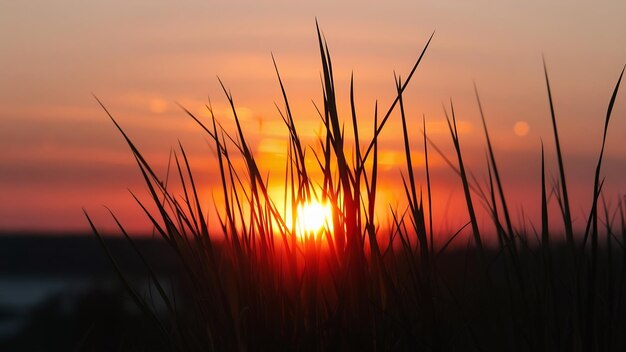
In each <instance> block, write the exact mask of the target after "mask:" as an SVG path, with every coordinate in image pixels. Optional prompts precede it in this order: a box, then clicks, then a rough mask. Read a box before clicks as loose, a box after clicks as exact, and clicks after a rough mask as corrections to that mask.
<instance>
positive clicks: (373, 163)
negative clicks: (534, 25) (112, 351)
mask: <svg viewBox="0 0 626 352" xmlns="http://www.w3.org/2000/svg"><path fill="white" fill-rule="evenodd" d="M318 39H319V47H320V53H321V60H322V89H323V104H321V105H319V106H316V108H317V109H318V112H319V117H320V119H321V121H323V123H324V126H325V131H324V134H323V136H321V137H320V140H319V145H320V148H309V147H307V146H305V145H303V143H302V141H301V139H300V136H299V130H298V128H297V118H296V117H295V116H294V115H293V114H292V111H291V108H290V105H289V100H288V95H287V90H286V89H285V87H284V85H283V81H282V80H281V78H280V75H279V70H278V68H276V73H277V76H278V82H279V85H280V88H281V90H282V93H283V104H282V106H281V107H279V108H278V110H279V114H280V116H281V117H282V119H283V121H284V123H285V126H286V129H287V131H288V133H289V149H288V151H287V158H286V173H285V175H284V184H285V203H288V204H290V206H291V209H297V207H298V205H299V204H303V203H307V202H312V201H323V202H327V203H329V204H331V207H332V214H333V220H332V225H333V229H332V231H331V230H330V229H329V228H326V229H325V230H320V231H317V232H311V233H306V234H298V233H296V232H297V231H295V230H292V229H295V228H296V226H295V225H296V222H297V215H296V214H293V215H292V216H291V217H287V216H286V215H285V214H287V212H285V210H284V209H280V208H278V207H277V206H276V205H275V201H274V200H273V199H272V198H271V196H270V194H269V192H268V181H267V176H266V174H265V171H263V170H261V169H260V168H259V165H258V164H257V160H255V157H254V155H253V153H252V151H251V147H250V145H249V144H248V142H247V141H246V137H245V133H244V128H243V127H242V126H241V124H240V120H239V118H238V115H237V109H236V105H235V102H234V100H233V96H232V95H231V94H230V92H229V91H228V90H227V89H226V88H224V93H225V95H226V98H227V99H228V101H229V103H230V105H231V107H232V115H233V117H234V120H235V122H236V130H235V131H234V133H231V132H229V131H227V130H225V129H224V128H222V127H221V125H220V124H219V122H218V120H217V119H216V117H215V116H213V109H212V107H211V105H210V103H209V104H208V105H207V109H208V112H209V113H210V114H211V116H213V118H212V119H210V120H208V121H203V120H202V119H200V118H198V117H196V116H195V115H194V114H192V113H191V112H189V111H187V110H185V111H186V112H187V113H188V115H189V116H190V117H191V118H192V119H194V120H195V121H196V122H197V123H198V124H199V126H200V127H201V128H202V129H203V130H204V132H205V133H206V134H207V136H208V138H209V140H210V141H211V144H212V147H213V148H214V150H215V153H216V161H215V162H216V163H217V164H218V165H219V170H220V171H219V178H220V180H221V184H220V187H219V189H217V190H215V191H216V192H221V193H222V194H223V197H224V199H225V200H224V203H223V204H222V203H220V204H218V205H217V206H216V208H217V212H218V214H219V219H215V220H213V221H216V222H218V224H219V226H220V227H221V229H222V233H221V234H219V235H216V234H214V233H212V234H211V235H209V225H208V224H207V220H206V219H207V216H206V215H207V213H208V210H207V207H206V205H205V204H203V201H202V200H201V197H199V195H198V192H197V185H196V183H195V181H194V177H193V173H192V171H191V170H192V166H191V165H189V162H188V158H187V155H186V153H185V150H184V148H183V147H182V145H181V146H180V148H179V151H178V152H177V153H176V154H175V155H174V158H173V162H172V168H171V170H170V171H171V172H170V171H168V174H167V175H165V176H163V177H160V176H158V175H157V173H156V172H155V170H153V169H152V167H151V166H150V164H149V163H148V161H146V160H145V159H144V157H143V156H142V154H141V152H140V151H139V150H138V149H137V147H136V146H135V144H133V142H132V140H131V138H130V137H129V136H128V135H126V133H125V132H124V130H123V129H122V128H121V126H120V125H119V124H118V123H117V121H116V120H115V119H114V118H113V117H112V116H111V115H110V114H109V112H108V110H106V108H105V107H104V105H102V107H103V108H104V109H105V111H106V112H107V114H109V116H110V117H111V119H112V121H113V122H114V123H115V125H116V126H117V128H118V129H119V131H120V132H121V133H122V135H123V137H124V138H125V140H126V142H127V143H128V145H129V146H130V148H131V150H132V153H133V155H134V157H135V159H136V160H137V164H138V166H139V169H140V170H141V173H142V175H143V177H144V178H145V181H146V185H147V188H148V191H149V193H150V195H151V197H152V199H151V201H150V203H151V204H148V203H146V202H145V201H141V200H139V199H138V203H139V205H140V206H141V207H142V208H143V209H144V210H145V213H146V215H147V216H148V217H149V219H150V220H151V221H152V223H153V225H154V229H155V232H156V233H158V234H159V235H160V236H161V237H162V238H163V240H164V241H165V242H166V243H167V244H168V245H169V246H170V247H171V250H172V251H173V253H175V254H176V255H177V256H178V258H179V259H180V263H181V267H182V274H181V277H180V278H179V279H180V281H179V282H180V283H181V285H182V287H183V290H182V292H185V295H184V298H183V299H181V298H180V297H172V295H170V294H168V291H167V289H166V288H165V287H163V285H161V283H160V280H159V278H158V277H157V275H156V274H154V273H153V272H152V271H151V270H152V269H151V268H152V264H151V263H150V262H149V261H148V260H145V266H146V268H147V270H148V275H149V276H150V278H151V280H152V284H153V285H154V288H153V290H152V291H151V292H152V295H146V294H145V293H144V292H141V291H140V290H138V289H137V288H136V287H134V286H133V285H132V282H130V281H128V280H127V278H126V276H125V275H124V272H123V269H122V268H120V267H117V269H118V271H119V273H120V276H121V278H122V280H124V282H125V285H126V288H127V290H128V292H129V294H130V296H131V297H132V299H133V300H134V302H135V303H136V304H137V306H138V307H139V308H140V309H141V311H142V312H143V313H144V314H145V316H146V317H147V318H149V319H151V321H153V323H154V326H155V327H156V328H157V329H158V332H159V333H158V339H159V341H161V343H160V345H161V346H163V348H164V349H167V350H182V351H196V350H197V351H207V350H219V351H232V350H338V349H339V350H408V349H411V350H416V349H417V350H434V351H439V350H463V351H467V350H479V351H480V350H532V351H535V350H568V351H591V350H623V349H625V348H626V336H625V335H624V334H623V333H622V332H623V331H624V329H625V328H626V308H625V307H624V298H626V295H625V290H624V281H625V280H624V279H625V278H626V262H625V260H626V247H624V244H625V242H626V241H625V240H626V230H625V225H624V219H625V215H624V209H623V207H622V206H621V204H620V206H618V207H617V208H616V209H609V207H607V206H601V205H602V202H601V200H602V197H601V195H602V185H603V181H604V179H603V178H602V159H603V153H604V145H605V142H606V132H607V130H608V128H609V122H610V119H611V113H612V110H613V105H614V103H615V100H616V97H617V93H618V90H619V85H620V81H621V77H622V76H621V75H620V76H619V80H618V82H617V84H616V86H615V89H614V91H613V94H612V96H611V97H608V101H609V103H608V109H607V111H606V115H604V117H603V119H602V120H599V121H598V123H604V126H605V128H604V137H603V140H602V148H601V150H600V152H599V157H598V163H597V165H596V169H595V170H596V172H595V179H594V184H593V185H590V186H589V193H590V194H593V201H592V203H591V204H589V206H588V221H587V226H586V229H585V230H584V231H583V232H582V233H579V234H575V233H574V229H573V225H572V216H571V210H570V207H571V205H570V200H569V198H568V189H567V185H566V171H565V170H566V168H565V166H564V165H563V158H562V151H561V148H560V143H559V135H558V128H557V117H556V116H555V113H554V109H553V105H552V96H551V94H552V93H551V91H550V84H549V80H548V74H547V70H546V83H547V88H548V96H547V98H548V101H549V103H550V108H551V123H552V126H553V131H554V141H555V146H556V154H557V162H558V170H559V173H558V176H557V178H558V181H556V182H554V184H553V185H552V186H547V185H546V181H545V180H546V175H545V171H544V170H545V169H543V168H542V174H538V175H537V178H541V180H542V189H541V195H542V197H541V199H538V200H537V207H540V208H541V209H542V217H541V219H540V221H539V223H538V224H537V226H536V230H528V229H525V227H523V226H517V225H516V224H514V223H513V222H512V220H511V214H510V213H509V207H508V205H507V198H506V196H505V195H506V190H505V189H504V187H503V184H502V182H501V179H500V176H499V172H498V164H497V160H496V158H495V157H494V153H493V148H494V146H492V143H491V140H490V138H489V133H488V128H487V124H486V123H485V117H484V116H482V107H481V106H480V100H479V99H477V100H478V106H479V108H480V111H481V117H482V121H483V127H484V134H485V137H486V142H487V145H486V149H487V151H488V175H489V178H488V182H487V184H480V183H478V182H475V180H474V179H473V178H471V177H470V176H468V175H469V172H468V171H467V170H466V168H465V166H464V163H463V160H464V159H463V152H462V148H461V139H462V136H460V135H459V133H458V132H457V125H456V116H455V111H454V106H453V105H452V104H450V105H449V106H448V107H446V108H445V114H446V117H447V121H448V126H449V131H450V135H451V138H452V141H453V143H454V147H455V153H454V155H451V156H444V155H442V156H443V157H444V158H445V159H446V160H447V161H448V162H449V164H450V166H451V168H452V169H453V171H454V172H456V173H457V174H458V176H459V182H460V183H461V185H462V187H463V190H464V196H465V201H466V205H467V214H468V218H467V219H468V222H467V225H466V226H464V227H463V228H461V229H459V231H458V232H457V233H451V234H433V229H432V228H433V227H432V217H431V214H430V211H429V209H430V203H431V187H430V173H429V162H428V153H429V152H430V151H431V149H433V150H435V151H438V149H437V148H434V145H433V144H432V143H431V142H430V140H429V138H428V131H426V124H425V122H424V124H423V134H422V135H421V136H412V138H415V137H419V140H421V142H420V146H421V147H423V148H424V153H425V156H426V168H425V170H420V169H417V168H414V167H413V162H414V161H413V160H412V158H411V152H410V151H411V150H412V149H413V148H412V147H411V143H410V138H409V133H408V128H407V116H406V115H405V108H404V104H405V101H404V100H403V93H404V91H405V89H406V87H407V85H408V83H409V81H410V80H411V78H412V77H413V75H414V73H415V72H416V70H417V68H418V66H419V64H420V62H421V60H422V58H423V56H424V54H425V52H426V50H427V48H428V45H429V43H430V39H429V41H428V43H427V44H426V45H425V47H424V49H423V51H422V52H421V54H420V56H419V58H418V60H417V62H416V63H415V65H414V66H413V67H412V69H411V71H410V72H409V74H408V75H407V76H406V77H399V76H396V77H395V80H396V88H397V95H396V99H395V100H394V101H393V103H392V104H391V105H390V106H388V107H385V108H384V109H379V106H378V103H376V105H375V107H374V108H373V118H371V119H369V118H368V119H366V118H364V117H363V116H361V115H359V114H358V113H357V110H356V104H355V96H354V94H353V93H354V90H353V86H352V83H351V86H350V93H351V94H350V106H351V107H352V109H351V114H350V115H349V116H347V117H346V118H344V119H342V118H340V116H339V112H338V109H337V102H336V95H335V84H334V78H333V69H332V62H331V57H330V54H329V51H328V47H327V45H326V42H325V40H324V39H323V36H322V35H320V34H319V31H318ZM431 39H432V37H431ZM220 82H221V81H220ZM222 87H224V86H223V85H222ZM477 98H478V94H477ZM183 109H184V108H183ZM390 118H399V119H400V121H401V122H402V132H401V136H402V138H403V141H404V148H405V151H406V153H405V155H406V168H405V169H404V172H403V178H402V179H403V188H401V189H403V190H404V197H405V201H406V202H405V204H406V207H404V208H401V209H390V211H389V212H390V218H391V219H393V221H392V224H391V226H390V228H387V229H384V228H382V227H381V226H380V224H378V223H377V222H376V220H375V214H374V210H375V205H376V195H377V178H378V152H379V143H378V137H379V134H380V133H381V131H382V130H383V129H384V127H385V125H386V123H387V121H388V120H389V119H390ZM364 121H371V123H372V124H373V127H374V128H373V130H374V131H375V132H374V133H373V135H372V136H367V138H365V137H364V136H363V135H362V134H360V133H359V131H360V129H359V127H360V126H362V125H363V124H365V123H366V122H364ZM346 125H348V126H352V128H348V129H345V126H346ZM347 134H352V135H351V136H350V138H348V137H347ZM349 141H354V143H352V142H349ZM314 150H321V151H320V152H315V151H314ZM540 153H541V154H540ZM538 155H541V156H542V160H543V150H541V151H538ZM235 160H243V163H244V165H245V167H244V168H243V169H240V168H238V167H237V166H235V162H234V161H235ZM310 160H313V161H314V163H313V164H314V165H317V167H316V168H315V170H312V169H311V167H310V165H311V163H310V162H308V161H310ZM418 172H419V175H418V174H417V173H418ZM170 174H172V175H170ZM169 176H173V177H172V178H174V176H175V178H177V179H178V180H179V186H176V187H174V186H171V180H170V177H169ZM419 180H423V181H419ZM168 181H170V182H168ZM549 194H554V197H551V201H556V202H558V205H559V209H560V211H559V212H558V213H555V214H552V213H550V212H549V211H548V209H549V207H548V200H549V197H548V195H549ZM478 207H483V208H484V209H486V211H487V212H488V214H489V215H490V217H491V220H492V223H491V224H490V228H493V229H494V230H489V229H485V228H483V227H481V225H480V224H479V223H478V221H477V215H476V212H477V209H478ZM113 217H114V219H115V216H114V215H113ZM89 221H90V223H91V224H92V227H93V230H94V232H95V233H96V235H98V237H99V238H101V236H100V235H99V233H98V230H97V227H96V226H95V225H94V224H93V223H92V222H91V220H89ZM115 221H117V220H115ZM552 222H554V223H557V222H558V223H559V224H562V225H563V229H564V230H563V233H559V234H555V233H553V232H551V230H550V229H551V228H553V226H552ZM120 231H121V232H122V234H123V235H124V236H126V237H127V239H128V240H129V242H130V244H131V245H132V244H133V243H134V240H133V237H131V236H130V235H128V234H127V233H126V232H125V230H124V228H123V226H122V225H121V224H120ZM487 232H490V233H491V235H493V236H494V237H495V238H497V243H496V245H495V247H493V248H492V247H488V246H487V245H486V241H485V238H486V237H485V235H486V233H487ZM459 234H465V235H464V236H458V235H459ZM468 236H469V238H470V240H471V241H470V242H469V244H467V245H463V244H461V245H459V243H458V241H461V243H467V242H466V239H467V238H468ZM434 238H446V239H450V240H449V241H448V242H445V243H441V244H440V243H439V242H438V243H437V245H435V243H434V241H433V239H434ZM459 238H463V240H459ZM455 241H456V243H455ZM450 243H453V245H450ZM106 248H107V247H106V246H105V249H106ZM137 256H138V258H140V259H141V260H143V255H142V253H141V250H137ZM110 257H111V259H112V260H113V263H114V264H116V261H115V256H114V255H110ZM116 265H117V264H116ZM156 301H159V302H162V304H163V306H164V307H165V314H159V312H157V311H155V309H154V308H153V304H154V303H155V302H156Z"/></svg>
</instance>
